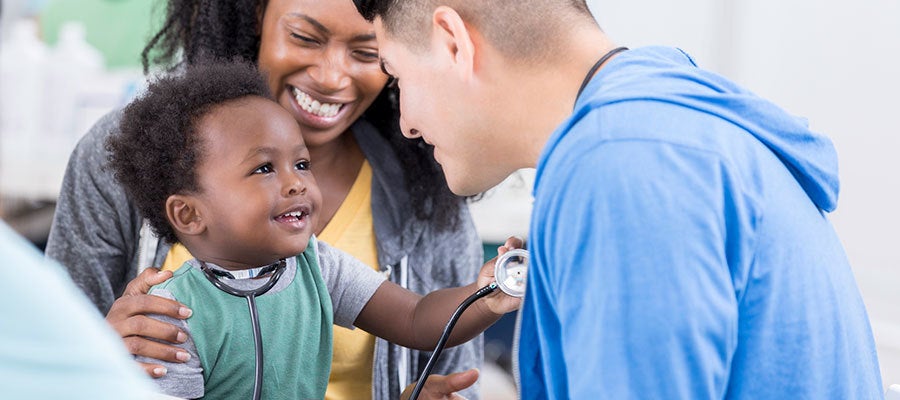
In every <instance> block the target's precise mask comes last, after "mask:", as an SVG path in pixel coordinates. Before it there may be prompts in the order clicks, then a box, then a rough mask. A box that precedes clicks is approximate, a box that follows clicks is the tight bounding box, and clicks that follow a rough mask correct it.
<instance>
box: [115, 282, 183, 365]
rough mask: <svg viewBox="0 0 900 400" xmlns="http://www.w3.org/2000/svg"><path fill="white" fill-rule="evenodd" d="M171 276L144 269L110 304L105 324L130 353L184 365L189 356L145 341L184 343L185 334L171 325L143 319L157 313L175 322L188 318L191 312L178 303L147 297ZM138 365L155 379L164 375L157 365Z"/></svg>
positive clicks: (167, 346)
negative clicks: (115, 333)
mask: <svg viewBox="0 0 900 400" xmlns="http://www.w3.org/2000/svg"><path fill="white" fill-rule="evenodd" d="M171 277H172V272H170V271H160V270H158V269H156V268H147V269H146V270H144V272H141V274H140V275H138V276H137V277H136V278H134V280H132V281H131V282H129V283H128V286H126V287H125V292H124V293H122V297H119V299H117V300H116V301H115V303H113V305H112V307H111V308H110V309H109V313H108V314H106V321H107V322H109V324H110V325H112V327H113V329H115V330H116V332H118V333H119V336H121V337H122V339H123V341H124V342H125V347H126V348H128V351H130V352H131V354H134V355H138V356H144V357H149V358H155V359H157V360H163V361H169V362H185V361H187V360H189V359H190V355H189V354H188V353H187V352H186V351H184V350H182V349H180V348H178V347H175V346H171V345H168V344H163V343H159V342H155V341H152V340H150V339H148V338H153V339H159V340H162V341H166V342H169V343H184V341H186V340H187V334H186V333H184V332H182V331H181V330H180V329H178V328H177V327H175V326H174V325H170V324H167V323H165V322H161V321H158V320H155V319H153V318H149V317H147V316H146V314H160V315H167V316H170V317H172V318H177V319H185V318H187V317H190V316H191V312H192V311H191V310H190V309H189V308H187V307H185V306H184V305H182V304H181V303H179V302H177V301H174V300H169V299H164V298H162V297H158V296H153V295H149V294H147V293H149V292H150V288H151V287H152V286H153V285H156V284H160V283H163V282H165V281H166V280H167V279H169V278H171ZM141 366H142V367H143V368H144V370H145V371H146V372H147V374H148V375H150V376H151V377H154V378H159V377H161V376H163V375H165V374H166V372H167V371H166V368H165V367H163V366H162V365H159V364H147V363H141Z"/></svg>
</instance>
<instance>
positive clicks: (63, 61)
mask: <svg viewBox="0 0 900 400" xmlns="http://www.w3.org/2000/svg"><path fill="white" fill-rule="evenodd" d="M85 37H86V32H85V27H84V24H82V23H81V22H66V23H65V24H63V25H62V27H61V28H60V30H59V41H58V42H57V43H56V46H55V47H54V48H53V50H52V51H51V52H50V56H49V57H48V59H47V70H46V71H47V86H46V87H45V90H46V99H47V106H48V107H49V108H50V109H51V110H53V118H48V119H46V122H47V124H46V125H45V126H46V130H47V134H48V135H49V138H50V139H52V140H59V141H60V142H61V145H64V146H74V144H75V139H76V138H78V137H79V136H80V135H81V134H82V133H83V132H77V131H78V130H79V129H81V126H80V124H79V123H78V119H79V117H80V114H81V113H80V109H81V108H82V104H83V103H84V97H85V96H86V95H87V93H88V92H89V91H90V85H91V84H93V83H96V80H97V78H98V77H99V76H100V74H102V73H103V71H104V61H103V55H102V54H101V53H100V51H99V50H97V49H95V48H94V47H93V46H91V45H90V44H89V43H88V42H87V41H86V39H85ZM65 150H71V149H65Z"/></svg>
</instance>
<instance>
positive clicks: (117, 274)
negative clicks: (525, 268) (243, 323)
mask: <svg viewBox="0 0 900 400" xmlns="http://www.w3.org/2000/svg"><path fill="white" fill-rule="evenodd" d="M202 53H210V54H212V55H214V56H217V57H224V58H232V57H240V58H243V59H247V60H252V61H255V62H257V63H258V65H259V67H260V69H261V70H262V71H263V72H264V73H266V74H267V75H268V81H269V85H270V88H271V90H272V92H273V94H274V95H275V97H276V99H277V101H278V102H279V104H281V105H282V106H283V107H284V108H285V109H287V110H288V111H290V112H291V114H292V115H293V116H294V117H295V118H296V120H297V122H298V123H299V124H300V126H301V130H302V131H303V135H304V140H305V141H306V143H307V145H308V147H309V150H310V154H311V159H312V160H313V163H312V169H313V173H314V174H315V176H316V179H317V181H318V182H319V185H320V187H321V189H322V193H323V197H324V209H323V210H322V211H323V213H322V217H323V218H322V219H321V220H320V221H319V226H318V227H317V228H316V233H317V235H318V237H319V238H320V239H321V240H324V241H326V242H330V243H332V244H333V245H335V246H336V247H338V248H341V249H342V250H345V251H347V252H349V253H351V254H354V255H355V256H356V257H357V258H360V259H361V260H363V261H366V262H367V263H368V264H370V265H371V266H372V267H373V268H376V269H378V270H381V271H384V273H385V274H389V276H390V279H391V280H392V281H394V282H397V283H399V284H401V285H403V286H406V287H408V288H409V289H411V290H413V291H416V292H420V293H424V292H428V291H431V290H434V289H435V288H439V287H445V286H458V285H461V284H463V283H465V282H468V281H470V280H471V279H472V277H473V276H475V275H476V274H477V268H478V267H479V266H480V265H481V259H482V254H481V246H480V242H479V240H478V238H477V235H476V233H475V231H474V227H473V225H472V223H471V218H470V216H469V214H468V211H467V209H466V207H465V204H464V202H463V200H462V199H459V198H457V197H454V196H452V195H451V194H450V193H449V190H448V189H447V188H446V183H445V181H444V180H443V174H442V173H441V172H440V170H439V169H438V167H437V166H436V164H435V162H434V161H433V158H432V155H431V151H430V149H428V148H427V147H426V146H425V144H424V143H423V142H421V141H417V142H414V141H408V140H406V139H404V138H403V137H402V136H401V135H400V133H399V131H398V127H397V122H398V114H397V111H396V106H395V101H394V99H393V97H394V95H395V94H394V93H392V92H391V90H390V89H386V88H385V86H386V84H387V79H388V78H387V76H386V75H384V74H383V73H382V72H381V69H380V65H379V58H378V48H377V44H376V42H375V38H374V29H373V27H372V25H371V24H369V23H367V22H365V20H364V19H363V18H362V17H361V16H359V15H358V14H357V12H356V10H355V9H354V8H353V4H352V2H350V1H349V0H332V1H317V0H270V1H263V2H261V3H260V4H257V3H256V2H252V1H241V2H219V1H211V0H195V1H184V0H173V1H171V2H170V3H169V6H168V10H167V16H166V19H165V21H164V24H163V27H162V28H161V29H160V31H159V32H158V33H157V34H156V35H155V36H154V37H153V38H152V39H151V41H150V43H149V44H148V46H147V48H146V49H145V52H144V54H143V58H144V60H143V61H144V66H145V69H146V68H147V67H149V65H150V64H151V61H153V62H156V63H163V64H165V65H168V66H169V67H170V69H172V70H177V68H178V66H179V65H180V63H182V62H187V63H190V62H191V61H193V60H195V59H197V58H199V56H200V54H202ZM118 119H119V113H112V114H110V115H108V116H106V117H105V118H104V119H102V120H101V121H100V122H98V123H97V125H96V126H95V127H94V128H93V129H92V130H91V132H89V133H88V135H87V136H86V137H85V138H84V139H83V140H82V141H81V143H79V145H78V148H77V149H76V150H75V152H74V153H73V155H72V157H71V159H70V161H69V166H68V169H67V172H66V177H65V181H64V183H63V188H62V192H61V195H60V199H59V204H58V206H57V213H56V216H55V220H54V224H53V228H52V230H51V234H50V239H49V243H48V247H47V254H48V255H49V256H50V257H52V258H55V259H57V260H59V261H60V262H61V263H62V264H63V265H66V266H67V268H68V269H69V271H70V274H71V275H72V276H73V278H74V279H75V281H76V282H77V283H78V284H79V285H80V286H81V288H82V290H84V291H85V292H86V293H87V294H88V295H89V296H90V297H91V298H92V299H93V301H94V302H95V304H96V305H97V306H98V308H100V309H101V310H102V311H103V312H107V311H108V314H107V320H108V321H109V322H110V323H111V324H112V325H113V327H114V328H116V330H117V331H118V332H119V333H120V334H121V335H122V336H123V337H124V338H125V341H126V343H127V345H128V347H129V348H130V350H131V351H132V353H135V354H139V355H144V356H147V357H151V358H156V359H165V360H169V361H177V360H178V358H179V357H181V358H182V360H183V357H184V356H183V355H181V354H179V353H178V352H177V351H176V348H175V347H172V346H168V345H166V344H162V343H156V342H152V341H149V340H147V339H144V338H143V336H146V337H152V338H158V339H162V340H166V341H170V342H171V341H176V340H178V332H177V329H176V328H174V327H172V326H170V325H161V324H160V323H154V322H151V321H149V320H148V319H147V318H146V317H143V315H142V314H146V313H167V312H168V313H172V312H171V311H166V310H176V311H174V312H175V313H176V315H173V316H177V310H178V309H179V307H178V306H177V305H173V304H169V303H166V302H164V301H163V300H164V299H159V298H154V297H152V296H146V295H143V294H141V293H146V288H145V287H143V286H144V282H146V279H143V280H141V279H136V280H135V282H134V283H133V284H132V285H131V288H132V289H129V291H128V292H129V293H134V292H137V293H138V294H139V295H137V296H125V297H122V298H120V299H118V300H116V301H115V303H113V300H114V299H115V296H118V295H120V294H121V293H123V291H124V290H125V287H126V283H127V282H128V281H129V280H131V279H133V278H135V276H137V275H138V273H139V272H140V270H141V269H142V268H145V267H156V266H161V265H168V266H173V267H177V266H179V265H181V263H182V262H183V261H184V260H185V259H187V258H190V255H189V254H186V250H184V248H183V247H181V246H178V245H176V246H173V247H172V248H169V246H167V245H166V244H165V243H163V242H161V241H159V240H158V239H157V238H155V237H152V234H151V233H150V231H149V230H148V229H146V228H144V229H142V226H143V223H142V221H141V219H140V217H139V216H138V213H137V211H136V210H135V209H134V207H133V206H132V205H131V204H130V203H129V202H128V200H127V198H126V197H125V195H124V193H123V192H122V189H121V188H120V187H119V186H118V184H117V183H116V182H115V181H114V180H113V178H112V176H111V174H110V172H109V171H107V170H105V169H104V168H103V165H104V164H105V162H106V152H105V150H104V149H103V141H104V140H105V138H106V137H107V136H108V135H109V134H111V133H113V132H115V131H116V130H117V124H118ZM142 276H147V274H144V275H142ZM167 276H168V275H160V277H167ZM135 287H137V288H139V289H133V288H135ZM184 317H185V316H184V315H182V318H184ZM335 329H336V330H337V331H338V332H335V340H334V343H335V344H334V347H335V356H334V362H333V365H332V368H333V371H332V376H331V379H330V381H329V391H328V397H329V398H354V399H356V398H366V397H369V396H371V397H373V398H376V399H381V398H396V397H397V396H398V395H399V393H400V390H401V389H402V388H403V387H404V386H405V385H406V384H408V383H409V382H411V381H413V380H415V379H416V378H417V376H418V371H419V368H420V367H424V364H425V361H426V360H427V358H426V356H425V355H422V354H419V353H418V352H415V351H409V350H406V349H402V348H399V347H397V346H393V345H390V344H388V343H386V342H383V341H378V342H377V343H376V341H375V339H374V338H373V337H372V336H370V335H368V334H366V333H364V332H361V331H359V330H356V331H347V330H342V329H343V328H335ZM182 340H183V339H182ZM481 346H482V343H481V340H480V339H479V340H474V341H472V342H470V343H468V344H465V345H462V346H459V347H457V348H454V349H450V350H449V351H448V353H445V354H444V355H443V356H442V358H441V360H442V365H440V366H439V367H438V368H436V369H435V372H436V373H441V374H446V373H449V372H452V371H459V370H463V369H466V368H472V367H480V364H481V360H482V355H481ZM145 368H146V369H147V371H148V372H149V373H150V374H151V375H155V376H159V375H160V374H161V373H164V371H163V370H161V369H160V368H159V366H158V365H145ZM476 393H477V392H476V388H474V387H473V388H471V389H470V390H469V391H468V392H464V393H462V394H463V395H466V396H468V397H469V398H473V397H475V395H476Z"/></svg>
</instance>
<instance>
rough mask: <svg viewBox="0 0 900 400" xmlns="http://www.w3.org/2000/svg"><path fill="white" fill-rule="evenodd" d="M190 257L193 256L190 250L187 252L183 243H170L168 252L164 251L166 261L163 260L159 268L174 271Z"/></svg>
mask: <svg viewBox="0 0 900 400" xmlns="http://www.w3.org/2000/svg"><path fill="white" fill-rule="evenodd" d="M192 258H194V256H192V255H191V252H189V251H188V249H187V248H186V247H184V245H183V244H181V243H175V244H174V245H172V248H171V249H169V252H168V253H166V261H164V262H163V265H162V267H161V269H162V270H163V271H173V272H174V271H175V270H177V269H178V268H181V266H182V265H184V263H185V262H187V260H190V259H192Z"/></svg>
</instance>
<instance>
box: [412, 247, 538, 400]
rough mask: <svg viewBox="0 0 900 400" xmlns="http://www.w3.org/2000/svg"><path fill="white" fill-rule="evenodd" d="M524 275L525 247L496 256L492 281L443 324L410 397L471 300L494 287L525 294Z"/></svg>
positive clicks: (416, 393) (421, 384) (416, 395)
mask: <svg viewBox="0 0 900 400" xmlns="http://www.w3.org/2000/svg"><path fill="white" fill-rule="evenodd" d="M527 278H528V250H524V249H513V250H509V251H507V252H506V253H503V255H501V256H500V257H499V258H497V261H496V263H495V264H494V282H491V284H490V285H487V286H485V287H483V288H481V289H478V291H476V292H475V294H473V295H471V296H469V297H468V298H466V299H465V300H463V302H462V303H461V304H460V305H459V307H457V309H456V311H454V312H453V315H452V316H450V321H449V322H447V326H446V327H444V333H442V334H441V338H440V339H439V340H438V342H437V346H435V347H434V351H433V352H432V353H431V357H430V358H429V359H428V363H427V364H425V369H423V370H422V374H421V375H420V376H419V381H418V382H416V386H415V388H413V391H412V394H411V395H410V396H409V399H410V400H417V399H418V398H419V394H420V393H421V392H422V388H423V387H424V386H425V380H426V379H428V375H430V374H431V370H432V369H434V365H435V364H436V363H437V359H438V357H440V356H441V352H443V351H444V346H445V345H446V344H447V340H448V339H449V338H450V332H452V331H453V327H454V326H455V325H456V321H457V320H459V317H460V316H462V313H463V312H464V311H466V309H467V308H469V306H470V305H472V303H474V302H475V301H477V300H478V299H480V298H482V297H484V296H487V295H489V294H491V293H493V292H494V290H497V289H500V290H501V291H502V292H503V293H506V294H507V295H510V296H512V297H522V296H524V295H525V283H526V281H527Z"/></svg>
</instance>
